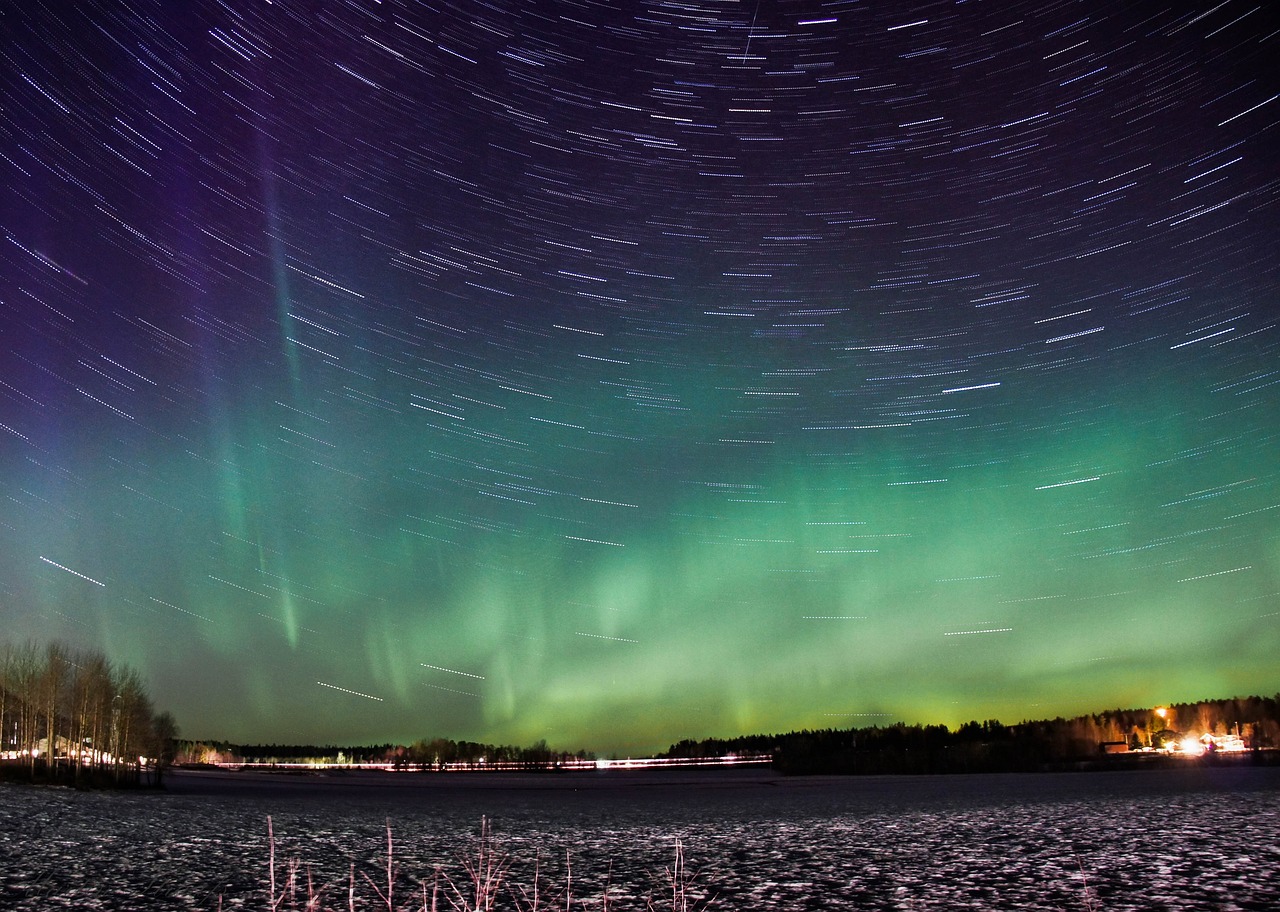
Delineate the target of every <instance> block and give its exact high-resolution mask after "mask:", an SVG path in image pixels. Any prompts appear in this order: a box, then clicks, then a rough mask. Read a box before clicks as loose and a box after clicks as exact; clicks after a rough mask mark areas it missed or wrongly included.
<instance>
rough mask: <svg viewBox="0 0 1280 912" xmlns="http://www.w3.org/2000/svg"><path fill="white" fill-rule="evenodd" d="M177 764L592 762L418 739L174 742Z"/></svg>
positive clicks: (523, 765) (429, 766)
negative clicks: (328, 742)
mask: <svg viewBox="0 0 1280 912" xmlns="http://www.w3.org/2000/svg"><path fill="white" fill-rule="evenodd" d="M177 758H178V762H180V763H186V764H239V763H279V764H286V763H325V764H336V765H339V766H340V765H343V764H351V765H352V766H355V765H359V764H366V763H386V764H389V765H390V766H391V767H393V768H394V769H398V770H443V769H450V768H452V769H457V768H459V767H464V768H467V769H476V770H479V769H506V770H511V769H520V770H549V769H555V768H556V767H558V766H562V765H564V764H565V763H567V762H568V761H570V760H594V759H595V754H592V753H590V752H588V751H583V750H580V751H575V752H569V751H560V750H554V749H552V748H550V747H548V746H547V742H546V741H538V742H537V743H535V744H532V745H530V746H527V747H518V746H516V745H512V744H486V743H483V742H479V741H454V740H453V739H451V738H429V739H428V738H423V739H421V740H418V741H415V742H414V743H413V744H408V745H404V744H375V745H364V746H355V747H339V746H334V745H325V746H319V745H314V744H240V745H236V744H229V743H227V742H219V741H180V742H178V753H177Z"/></svg>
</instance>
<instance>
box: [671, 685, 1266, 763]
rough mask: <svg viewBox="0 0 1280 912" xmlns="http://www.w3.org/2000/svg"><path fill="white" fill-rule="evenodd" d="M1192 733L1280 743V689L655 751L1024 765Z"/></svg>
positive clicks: (1084, 757) (1259, 746) (1091, 756)
mask: <svg viewBox="0 0 1280 912" xmlns="http://www.w3.org/2000/svg"><path fill="white" fill-rule="evenodd" d="M1162 713H1163V714H1162ZM1189 733H1190V734H1195V735H1197V736H1198V735H1204V734H1208V735H1212V736H1218V737H1225V736H1228V735H1233V734H1234V735H1237V736H1239V737H1240V738H1241V740H1242V741H1243V742H1244V744H1245V746H1246V747H1247V748H1248V749H1250V750H1255V751H1260V750H1263V749H1273V748H1277V747H1280V694H1277V695H1276V696H1274V697H1257V696H1252V697H1237V698H1233V699H1227V700H1204V701H1200V702H1198V703H1185V704H1178V705H1173V706H1169V707H1167V708H1162V710H1155V709H1114V710H1109V711H1106V712H1100V713H1093V714H1091V715H1085V716H1077V717H1075V718H1073V719H1063V718H1056V719H1044V720H1038V721H1030V722H1019V723H1017V724H1016V725H1004V724H1002V723H1001V722H998V721H996V720H988V721H986V722H977V721H973V722H966V723H965V724H963V725H961V726H960V727H959V728H957V729H956V730H955V731H952V730H950V729H949V728H948V727H947V726H945V725H906V724H903V723H898V724H896V725H889V726H883V727H882V726H872V727H869V728H849V729H818V730H803V731H793V732H787V733H786V734H780V735H746V736H743V737H739V738H727V739H725V738H708V739H704V740H701V741H693V740H685V741H681V742H679V743H677V744H673V745H671V747H670V748H668V749H667V750H666V751H665V752H663V753H662V754H660V755H659V756H663V757H669V758H707V757H724V756H729V755H732V754H772V755H773V758H774V763H773V765H774V768H775V769H777V770H778V771H780V772H783V773H794V774H804V773H838V774H848V773H866V774H882V773H963V772H1026V771H1033V770H1042V769H1053V768H1063V767H1068V766H1070V765H1073V764H1078V763H1080V762H1081V761H1089V760H1096V759H1098V758H1099V755H1100V754H1101V753H1102V750H1103V745H1104V744H1112V745H1120V744H1123V745H1124V749H1126V750H1139V749H1142V748H1147V747H1160V746H1162V744H1165V743H1168V742H1171V741H1175V740H1177V739H1178V737H1179V736H1180V735H1182V734H1189Z"/></svg>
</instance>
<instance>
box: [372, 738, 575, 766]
mask: <svg viewBox="0 0 1280 912" xmlns="http://www.w3.org/2000/svg"><path fill="white" fill-rule="evenodd" d="M594 759H595V754H592V753H589V752H588V751H584V750H580V751H576V752H573V753H570V752H569V751H557V750H552V749H551V748H550V747H548V746H547V742H546V741H544V740H540V741H538V742H537V743H536V744H533V745H530V746H529V747H517V746H516V745H514V744H481V743H478V742H476V741H453V740H451V739H449V738H432V739H431V740H429V741H428V740H425V739H424V740H421V741H416V742H414V743H413V744H411V745H409V746H408V747H397V748H395V749H394V752H393V754H392V755H391V756H389V757H388V760H389V761H390V762H392V763H394V764H396V766H397V767H402V768H406V769H412V768H417V769H437V770H439V769H446V768H448V767H451V766H456V765H457V764H464V765H466V766H467V767H468V768H471V769H478V768H480V767H488V768H491V769H525V770H545V769H555V768H556V767H558V766H563V765H564V764H565V763H567V762H568V761H571V760H594Z"/></svg>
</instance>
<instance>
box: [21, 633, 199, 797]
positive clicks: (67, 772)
mask: <svg viewBox="0 0 1280 912" xmlns="http://www.w3.org/2000/svg"><path fill="white" fill-rule="evenodd" d="M176 735H177V726H176V725H175V724H174V721H173V717H172V716H171V715H169V714H168V713H157V712H156V710H155V706H154V705H153V703H152V701H151V697H150V696H149V695H148V694H147V689H146V687H145V685H144V684H143V681H142V678H141V676H140V675H139V674H138V673H137V672H136V671H134V669H132V668H130V667H129V666H127V665H116V664H113V663H112V662H110V661H109V660H108V659H107V657H106V656H105V655H104V654H103V653H102V652H100V651H98V650H94V649H73V648H71V647H69V646H66V645H64V644H62V643H57V642H53V643H49V644H47V645H45V646H43V647H41V646H39V645H37V644H35V643H33V642H28V643H24V644H21V645H13V644H10V643H0V773H2V774H4V775H6V776H12V777H20V778H27V779H31V780H33V781H34V780H40V781H50V782H67V783H72V784H76V785H105V784H116V785H138V784H141V783H142V781H143V772H144V770H145V771H147V772H148V774H149V775H151V776H152V777H153V783H154V784H155V785H159V784H160V777H161V775H162V772H163V769H164V766H165V764H166V762H167V761H169V760H171V759H172V744H173V738H174V737H175V736H176Z"/></svg>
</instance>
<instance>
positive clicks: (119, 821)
mask: <svg viewBox="0 0 1280 912" xmlns="http://www.w3.org/2000/svg"><path fill="white" fill-rule="evenodd" d="M268 816H270V817H271V820H272V826H273V828H274V831H275V837H276V852H277V860H278V862H279V866H280V868H281V869H283V868H284V862H285V860H286V859H288V858H300V859H302V861H303V862H305V863H307V864H309V865H310V867H311V870H312V873H313V877H314V880H315V882H316V883H317V884H333V885H334V886H333V887H332V889H331V890H330V892H329V893H328V894H327V895H328V897H329V900H330V902H331V903H332V905H333V906H335V907H338V906H341V907H342V908H345V887H340V886H339V883H340V882H341V883H342V884H345V879H346V877H347V876H348V872H349V870H350V866H351V865H353V864H354V865H355V866H356V871H357V876H359V873H360V872H367V873H369V874H370V875H371V876H372V877H374V878H381V881H380V882H382V881H385V863H384V858H385V855H384V853H385V849H386V828H387V826H388V824H389V825H390V827H391V831H392V836H393V839H394V843H395V848H394V856H395V860H396V865H397V870H398V884H397V888H396V889H397V890H398V891H400V895H401V896H403V897H404V899H405V900H408V898H409V895H408V894H409V891H410V890H412V889H413V887H414V884H416V883H419V882H420V881H422V880H424V879H426V880H430V878H431V877H432V876H433V873H434V871H435V869H436V867H437V866H443V867H444V868H445V869H446V870H448V871H450V872H451V873H452V874H453V875H454V876H458V875H460V873H461V866H460V864H459V863H458V859H459V855H460V854H461V853H463V852H465V851H466V850H467V848H468V846H469V845H471V844H472V843H473V842H474V839H475V837H476V834H477V833H478V831H479V826H480V820H481V818H482V817H487V818H489V820H490V821H491V822H492V827H493V832H494V835H495V837H496V839H497V842H498V843H499V845H500V847H501V848H502V849H503V850H505V851H506V852H508V853H509V854H510V855H511V856H512V869H511V874H510V876H511V878H512V880H513V881H514V882H522V883H524V884H525V885H526V886H527V885H529V884H531V883H532V880H533V866H534V863H535V861H537V862H538V864H539V865H540V869H541V877H542V878H543V885H544V890H545V889H546V888H547V885H548V883H550V884H551V885H552V886H553V887H561V888H562V887H563V885H564V882H565V870H564V867H565V857H566V852H567V854H568V858H569V863H570V864H571V867H572V870H571V874H572V885H573V895H574V896H575V897H577V898H578V899H579V900H584V901H588V903H589V905H594V906H595V907H597V908H598V907H599V903H598V900H599V897H600V896H601V894H602V892H603V890H604V888H605V884H606V881H607V882H608V884H609V896H610V900H611V903H610V907H611V908H614V909H617V910H620V912H621V910H625V909H627V908H643V907H644V899H645V897H646V896H648V895H649V893H650V892H651V891H654V892H655V895H656V896H661V895H662V891H663V889H664V886H663V884H664V882H666V875H665V874H664V868H666V867H668V866H670V865H671V864H672V861H673V859H674V854H675V843H676V840H677V839H678V840H680V842H681V844H682V845H683V847H684V851H685V857H686V860H687V863H688V866H689V870H690V872H692V873H697V875H698V876H697V879H696V881H694V886H693V894H694V895H696V896H709V895H711V894H714V896H715V901H714V903H713V904H712V906H711V908H712V909H740V910H753V912H754V910H773V909H777V910H782V909H786V910H788V912H790V910H797V909H853V910H864V909H865V910H889V909H894V910H943V909H946V910H961V909H974V910H977V909H982V910H992V909H1018V910H1021V909H1031V910H1074V909H1085V908H1088V903H1087V900H1089V901H1092V902H1094V903H1095V905H1094V908H1099V909H1105V910H1109V912H1118V910H1155V909H1179V910H1199V909H1205V910H1208V909H1213V910H1237V909H1238V910H1275V909H1280V877H1277V875H1276V872H1277V871H1280V768H1274V767H1273V768H1221V769H1204V768H1195V769H1190V768H1189V769H1186V770H1163V771H1154V770H1153V771H1141V772H1128V773H1091V774H1047V775H1009V776H1004V775H991V776H951V777H870V778H852V779H821V778H796V779H784V778H779V777H776V776H773V775H772V774H771V773H770V772H769V771H767V770H759V769H757V770H746V771H744V770H738V771H715V772H707V771H694V772H685V773H678V772H675V771H668V772H661V773H634V774H627V773H623V774H615V773H583V774H576V773H575V774H564V775H558V776H557V775H525V776H522V775H515V774H499V775H466V774H458V775H456V776H426V777H417V776H409V777H406V776H397V775H395V774H377V773H360V774H349V775H338V776H328V777H312V776H282V775H266V774H255V775H247V774H246V775H241V776H234V775H224V774H195V773H182V774H178V775H176V776H175V777H174V779H173V783H172V787H171V789H170V790H169V791H167V792H165V793H163V794H140V793H74V792H70V791H67V790H61V789H38V788H26V787H19V786H0V908H4V909H13V910H46V909H59V908H75V909H90V910H92V909H102V910H148V912H150V910H157V912H159V910H165V912H170V910H186V909H192V910H209V912H213V910H216V909H217V908H218V904H219V901H220V900H219V898H220V897H221V903H222V908H224V909H228V910H230V909H254V910H256V909H264V908H265V907H266V902H265V893H264V889H265V884H266V883H267V862H268V857H269V854H270V853H269V849H268V837H267V818H268ZM280 876H281V879H283V875H280ZM1082 878H1083V879H1084V880H1087V885H1088V887H1089V890H1090V893H1089V895H1088V897H1086V893H1085V883H1084V880H1082ZM364 892H365V893H366V894H367V895H368V896H369V897H370V898H371V897H372V893H371V892H370V891H368V890H367V889H366V890H365V891H364ZM543 899H544V902H545V899H546V894H545V893H544V896H543ZM667 904H668V907H670V896H669V895H668V896H667ZM499 908H508V909H510V908H514V906H513V904H512V903H511V902H509V901H508V898H507V897H503V901H502V902H501V903H500V905H499Z"/></svg>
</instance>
